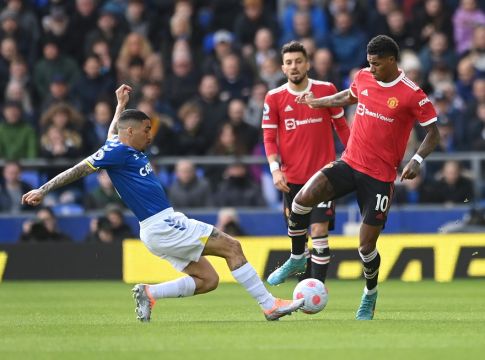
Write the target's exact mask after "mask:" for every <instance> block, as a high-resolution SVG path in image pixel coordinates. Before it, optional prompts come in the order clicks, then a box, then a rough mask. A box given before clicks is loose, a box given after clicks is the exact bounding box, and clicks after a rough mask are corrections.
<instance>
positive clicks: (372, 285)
mask: <svg viewBox="0 0 485 360" xmlns="http://www.w3.org/2000/svg"><path fill="white" fill-rule="evenodd" d="M381 228H382V226H370V225H366V224H362V227H361V230H360V231H361V246H360V247H359V255H360V257H361V259H362V265H363V271H364V277H365V288H364V294H363V295H362V299H361V302H360V306H359V309H358V310H357V313H356V314H355V318H356V319H357V320H372V319H373V318H374V311H375V307H376V301H377V280H378V276H379V266H380V264H381V256H380V255H379V252H378V251H377V248H376V242H377V237H378V236H379V234H380V231H381Z"/></svg>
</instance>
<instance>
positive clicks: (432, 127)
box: [289, 35, 439, 320]
mask: <svg viewBox="0 0 485 360" xmlns="http://www.w3.org/2000/svg"><path fill="white" fill-rule="evenodd" d="M398 56H399V47H398V46H397V44H396V42H395V41H394V40H393V39H391V38H390V37H388V36H384V35H378V36H376V37H374V38H373V39H372V40H371V41H370V42H369V43H368V45H367V61H368V62H369V67H368V68H365V69H362V70H360V71H359V72H358V73H357V74H356V75H355V78H354V81H353V83H352V84H351V86H350V89H347V90H344V91H341V92H339V93H337V94H335V95H332V96H324V97H321V98H315V96H314V94H312V93H311V92H307V93H305V94H303V95H301V96H299V97H298V98H297V101H298V102H299V103H301V104H307V105H308V106H309V107H311V108H320V107H335V106H345V105H350V104H355V103H357V111H356V114H355V119H354V122H353V124H352V127H351V131H350V138H349V141H348V143H347V148H346V149H345V152H344V154H343V155H342V158H341V160H338V161H335V162H333V163H330V164H328V165H327V166H326V167H325V168H324V169H323V170H322V171H318V172H317V173H315V174H314V175H313V176H312V178H311V179H310V180H309V181H308V182H307V183H306V184H305V185H304V186H303V188H302V189H301V190H300V191H299V192H298V194H297V195H296V196H295V199H294V201H293V204H292V211H291V214H290V216H289V224H290V229H291V231H295V232H297V231H302V229H306V227H307V226H308V221H307V220H306V219H307V216H306V214H307V213H308V212H310V211H311V209H312V207H313V206H314V205H315V204H318V203H320V202H322V201H331V200H333V199H336V198H339V197H341V196H343V195H345V194H348V193H350V192H353V191H355V192H356V194H357V202H358V204H359V208H360V211H361V214H362V217H363V222H362V225H361V228H360V235H359V240H360V244H359V254H360V257H361V258H362V262H363V271H364V277H365V279H366V286H365V288H364V294H363V295H362V299H361V303H360V307H359V309H358V310H357V313H356V319H358V320H371V319H372V318H373V317H374V309H375V305H376V300H377V277H378V273H379V265H380V256H379V253H378V251H377V248H376V244H377V238H378V237H379V234H380V233H381V230H382V228H383V226H384V224H385V222H386V219H387V214H388V211H389V207H390V204H391V199H392V194H393V188H394V186H393V185H394V180H395V178H396V170H397V168H398V166H399V164H400V162H401V161H402V158H403V156H404V151H405V149H406V144H407V141H408V138H409V134H410V132H411V129H412V127H413V125H414V123H415V121H416V120H417V121H418V122H419V124H420V125H421V126H423V128H424V129H425V130H426V137H425V138H424V140H423V142H422V143H421V144H420V146H419V148H418V151H417V153H416V154H415V155H414V156H413V157H412V159H411V160H410V161H409V162H408V163H407V164H406V166H405V167H404V169H403V172H402V175H401V181H402V180H405V179H413V178H414V177H416V175H417V174H418V173H419V171H420V164H421V163H422V161H423V159H424V158H425V157H426V156H428V155H429V154H430V153H431V152H432V151H433V149H434V148H435V147H436V145H437V144H438V142H439V134H438V128H437V126H436V120H437V118H436V111H435V109H434V107H433V105H432V104H431V102H430V101H429V99H428V97H427V96H426V94H425V93H424V92H423V91H422V90H421V89H420V88H419V87H418V86H417V85H416V84H414V83H413V82H412V81H411V80H409V79H408V78H407V77H406V75H405V74H404V72H403V71H401V70H400V69H399V68H398V67H397V59H398Z"/></svg>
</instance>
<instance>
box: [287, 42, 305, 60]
mask: <svg viewBox="0 0 485 360" xmlns="http://www.w3.org/2000/svg"><path fill="white" fill-rule="evenodd" d="M293 52H301V53H303V56H305V59H308V54H307V52H306V49H305V47H304V46H303V44H302V43H301V42H299V41H295V40H293V41H290V42H289V43H286V44H285V45H283V47H282V48H281V57H283V55H285V54H286V53H293Z"/></svg>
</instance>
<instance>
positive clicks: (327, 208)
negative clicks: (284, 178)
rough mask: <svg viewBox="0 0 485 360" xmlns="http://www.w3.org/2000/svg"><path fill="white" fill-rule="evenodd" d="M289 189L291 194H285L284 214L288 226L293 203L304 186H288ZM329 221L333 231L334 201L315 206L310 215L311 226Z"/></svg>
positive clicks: (329, 226) (329, 227) (330, 228)
mask: <svg viewBox="0 0 485 360" xmlns="http://www.w3.org/2000/svg"><path fill="white" fill-rule="evenodd" d="M288 187H289V188H290V192H289V193H283V206H284V214H285V220H287V221H286V222H287V224H288V216H290V210H291V203H292V202H293V199H294V198H295V196H296V194H298V191H300V189H301V188H302V187H303V185H297V184H288ZM327 221H328V223H329V224H328V230H333V229H334V226H335V203H334V202H333V201H327V202H322V203H320V204H318V205H316V206H314V207H313V210H312V212H311V214H310V224H318V223H323V222H327Z"/></svg>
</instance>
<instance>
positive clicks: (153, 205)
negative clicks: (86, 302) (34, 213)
mask: <svg viewBox="0 0 485 360" xmlns="http://www.w3.org/2000/svg"><path fill="white" fill-rule="evenodd" d="M131 90H132V89H131V88H130V87H129V86H128V85H121V86H120V87H119V88H118V89H117V90H116V98H117V100H118V104H117V106H116V112H115V115H114V117H113V121H112V123H111V125H110V128H109V131H108V139H107V140H106V143H105V145H104V146H103V147H101V148H100V149H99V150H98V151H97V152H96V153H94V154H93V155H91V156H89V157H88V158H86V159H84V160H83V161H81V162H79V163H78V164H77V165H75V166H73V167H72V168H70V169H68V170H66V171H64V172H62V173H60V174H59V175H57V176H56V177H54V178H53V179H51V180H50V181H48V182H47V183H45V184H44V185H42V186H41V187H40V188H38V189H34V190H31V191H29V192H28V193H26V194H24V195H23V196H22V203H24V204H29V205H34V206H35V205H39V204H40V203H41V202H42V200H43V198H44V196H45V195H46V194H47V193H49V192H50V191H52V190H54V189H57V188H59V187H61V186H64V185H67V184H69V183H71V182H73V181H76V180H78V179H80V178H82V177H83V176H86V175H89V174H91V173H93V172H95V171H97V170H98V169H106V170H107V172H108V174H109V176H110V178H111V181H112V182H113V184H114V186H115V188H116V190H117V191H118V193H119V195H120V197H121V199H122V200H123V201H124V202H125V203H126V205H127V206H128V207H129V208H130V209H131V210H132V211H133V213H134V214H135V216H136V217H137V218H138V220H139V222H140V239H141V241H142V242H143V243H144V244H145V246H146V247H147V248H148V250H150V252H152V253H153V254H154V255H156V256H159V257H161V258H164V259H166V260H168V261H169V262H170V263H171V264H172V266H173V267H175V268H176V269H177V270H179V271H182V272H184V273H185V274H187V275H188V276H185V277H181V278H179V279H176V280H173V281H169V282H165V283H161V284H156V285H146V284H137V285H135V287H134V288H133V297H134V298H135V303H136V313H137V318H138V319H139V320H141V321H150V316H151V311H152V308H153V306H154V305H155V302H156V301H157V300H158V299H162V298H177V297H186V296H192V295H198V294H204V293H206V292H209V291H212V290H214V289H216V288H217V285H218V283H219V276H218V275H217V273H216V271H215V270H214V268H213V267H212V265H211V264H210V263H209V261H208V260H207V259H206V258H205V255H213V256H218V257H222V258H224V259H225V260H226V262H227V266H228V267H229V269H230V270H231V272H232V275H233V276H234V278H235V279H236V280H237V281H238V282H239V283H240V284H241V285H242V286H243V287H244V288H245V289H246V291H247V292H249V294H250V295H251V296H252V297H253V298H254V299H255V300H256V301H257V302H258V303H259V304H260V306H261V308H262V310H263V313H264V315H265V317H266V319H267V320H278V319H279V318H280V317H282V316H285V315H289V314H291V313H292V312H294V311H296V310H298V309H299V308H300V307H301V306H302V305H303V299H299V300H294V301H292V300H283V299H278V298H275V297H273V295H271V294H270V293H269V292H268V290H267V289H266V288H265V286H264V285H263V282H262V281H261V279H260V278H259V277H258V274H257V273H256V271H255V269H254V268H253V267H252V265H251V264H249V263H248V262H247V260H246V257H245V256H244V253H243V251H242V248H241V245H240V243H239V242H238V241H237V240H236V239H234V238H232V237H231V236H229V235H227V234H225V233H223V232H222V231H220V230H218V229H216V228H215V227H214V226H212V225H209V224H205V223H203V222H200V221H197V220H194V219H189V218H187V217H186V216H185V215H184V214H182V213H180V212H175V211H174V210H173V209H172V207H171V206H170V203H169V201H168V199H167V196H166V195H165V192H164V190H163V188H162V186H161V184H160V181H159V180H158V179H157V177H156V176H155V174H154V173H153V169H152V167H151V165H150V162H149V161H148V158H147V156H146V155H145V154H144V153H143V151H144V150H145V149H146V147H147V146H148V145H149V144H150V142H151V140H152V138H151V133H150V130H151V121H150V119H149V118H148V116H147V115H146V114H144V113H143V112H141V111H138V110H125V106H126V104H127V103H128V100H129V94H130V92H131Z"/></svg>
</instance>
